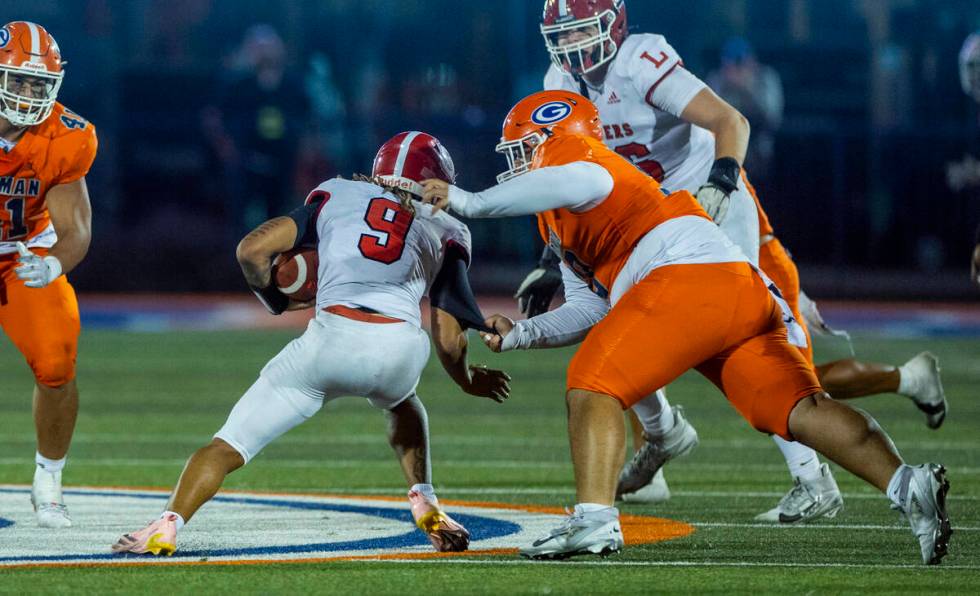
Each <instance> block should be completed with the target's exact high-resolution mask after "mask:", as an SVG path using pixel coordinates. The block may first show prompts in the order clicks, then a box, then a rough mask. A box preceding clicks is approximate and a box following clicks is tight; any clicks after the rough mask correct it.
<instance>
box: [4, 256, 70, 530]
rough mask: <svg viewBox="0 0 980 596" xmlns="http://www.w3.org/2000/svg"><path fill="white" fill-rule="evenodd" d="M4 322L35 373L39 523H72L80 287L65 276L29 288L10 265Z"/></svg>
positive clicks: (56, 525)
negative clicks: (69, 483)
mask: <svg viewBox="0 0 980 596" xmlns="http://www.w3.org/2000/svg"><path fill="white" fill-rule="evenodd" d="M0 325H2V326H3V330H4V332H5V333H6V334H7V336H8V337H10V340H11V341H12V342H13V343H14V345H15V346H17V349H18V350H20V352H21V354H23V355H24V358H25V360H26V361H27V364H28V365H29V366H30V367H31V371H32V372H33V373H34V379H35V387H34V395H33V411H34V425H35V431H36V435H37V450H36V453H35V462H36V464H37V465H36V468H35V471H34V482H33V489H32V491H31V500H32V502H33V503H34V508H35V510H36V512H37V520H38V524H39V525H40V526H42V527H51V528H60V527H68V526H70V525H71V517H70V516H69V514H68V510H67V508H66V507H65V504H64V499H63V497H62V491H61V474H62V470H63V469H64V467H65V463H66V457H67V454H68V448H69V446H70V445H71V438H72V434H73V433H74V430H75V420H76V418H77V416H78V388H77V385H76V383H75V359H76V355H77V351H78V335H79V332H80V329H81V327H80V324H79V316H78V302H77V300H76V299H75V291H74V290H73V289H72V287H71V284H69V283H68V280H66V279H65V278H64V277H60V278H58V279H56V280H54V281H53V282H52V283H51V284H49V285H48V286H46V287H44V288H28V287H27V286H25V285H24V283H23V282H22V281H20V280H19V279H17V278H16V276H15V275H14V274H13V272H12V269H7V270H6V271H4V272H3V275H2V281H0Z"/></svg>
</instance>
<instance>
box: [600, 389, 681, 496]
mask: <svg viewBox="0 0 980 596" xmlns="http://www.w3.org/2000/svg"><path fill="white" fill-rule="evenodd" d="M672 411H673V412H674V426H673V428H671V429H670V430H669V431H667V432H666V434H664V436H663V438H662V439H660V440H659V441H657V442H650V441H647V442H646V443H644V444H643V447H640V449H639V450H638V451H637V452H636V453H634V454H633V458H632V459H631V460H630V461H628V462H626V465H625V466H623V470H622V471H621V472H620V473H619V482H618V483H617V485H616V498H617V499H620V498H622V497H623V495H626V494H629V493H635V492H636V491H638V490H640V489H642V488H643V487H645V486H647V485H649V484H650V483H651V482H652V481H653V479H654V476H656V474H657V472H658V471H660V468H662V467H663V465H664V464H665V463H667V462H669V461H670V460H672V459H675V458H678V457H681V456H684V455H687V454H688V453H690V452H691V451H693V450H694V448H695V447H697V446H698V431H696V430H694V427H693V426H691V423H690V422H688V421H687V419H686V418H684V408H683V407H681V406H673V407H672ZM664 487H665V488H666V482H665V483H664ZM668 498H669V492H668ZM664 500H666V499H664Z"/></svg>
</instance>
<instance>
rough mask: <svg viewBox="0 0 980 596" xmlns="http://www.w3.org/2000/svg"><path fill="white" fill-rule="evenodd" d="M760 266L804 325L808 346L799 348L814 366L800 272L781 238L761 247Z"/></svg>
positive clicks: (802, 325) (799, 321)
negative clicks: (802, 308) (805, 319)
mask: <svg viewBox="0 0 980 596" xmlns="http://www.w3.org/2000/svg"><path fill="white" fill-rule="evenodd" d="M759 268H760V269H762V271H763V272H765V274H766V275H768V276H769V279H771V280H772V281H773V282H774V283H775V284H776V287H777V288H779V291H780V292H782V294H783V298H784V299H785V300H786V302H787V303H789V307H790V309H792V311H793V316H794V317H796V321H797V322H798V323H799V324H800V326H801V327H803V331H804V333H806V347H805V348H798V349H799V350H800V352H802V353H803V357H804V358H806V361H807V362H809V363H810V366H813V342H812V341H811V340H810V329H809V328H808V327H807V326H806V321H804V320H803V317H802V316H801V315H800V272H799V270H798V269H797V268H796V263H794V262H793V259H792V257H790V256H789V251H787V250H786V248H785V247H784V246H783V244H782V243H781V242H780V241H779V238H773V239H771V240H770V241H769V242H766V243H765V244H763V245H762V246H760V247H759Z"/></svg>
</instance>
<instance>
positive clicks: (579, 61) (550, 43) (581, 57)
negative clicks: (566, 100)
mask: <svg viewBox="0 0 980 596" xmlns="http://www.w3.org/2000/svg"><path fill="white" fill-rule="evenodd" d="M615 21H616V13H615V12H614V11H612V10H607V11H605V12H603V13H602V14H598V15H596V16H594V17H588V18H585V19H576V20H574V21H568V22H567V23H560V24H555V25H541V35H543V36H544V43H545V46H546V47H547V48H548V54H550V55H551V61H552V62H553V63H554V64H555V66H557V67H558V68H559V69H561V70H563V71H565V72H567V73H570V74H573V75H583V74H587V73H590V72H592V71H594V70H597V69H598V68H600V67H602V66H603V65H604V64H606V63H607V62H609V61H610V60H612V59H613V58H615V57H616V51H617V50H618V49H619V48H618V46H617V44H616V42H615V40H613V38H612V27H613V23H614V22H615ZM576 31H582V32H585V33H586V34H587V35H586V36H584V37H582V38H580V39H577V40H575V41H570V42H567V43H561V40H563V39H566V38H567V37H568V36H569V35H570V34H571V33H573V32H576Z"/></svg>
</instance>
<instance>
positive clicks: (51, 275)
mask: <svg viewBox="0 0 980 596" xmlns="http://www.w3.org/2000/svg"><path fill="white" fill-rule="evenodd" d="M17 252H18V253H20V257H18V259H17V262H18V263H20V265H19V266H18V267H17V268H16V269H14V273H16V274H17V277H18V278H20V279H21V280H23V281H24V285H25V286H27V287H28V288H43V287H44V286H46V285H48V284H49V283H51V282H53V281H54V280H56V279H58V277H60V276H61V261H59V260H58V257H52V256H50V255H48V256H46V257H43V258H42V257H39V256H38V255H36V254H34V253H32V252H31V251H30V250H28V249H27V247H26V246H24V243H23V242H18V243H17Z"/></svg>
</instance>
